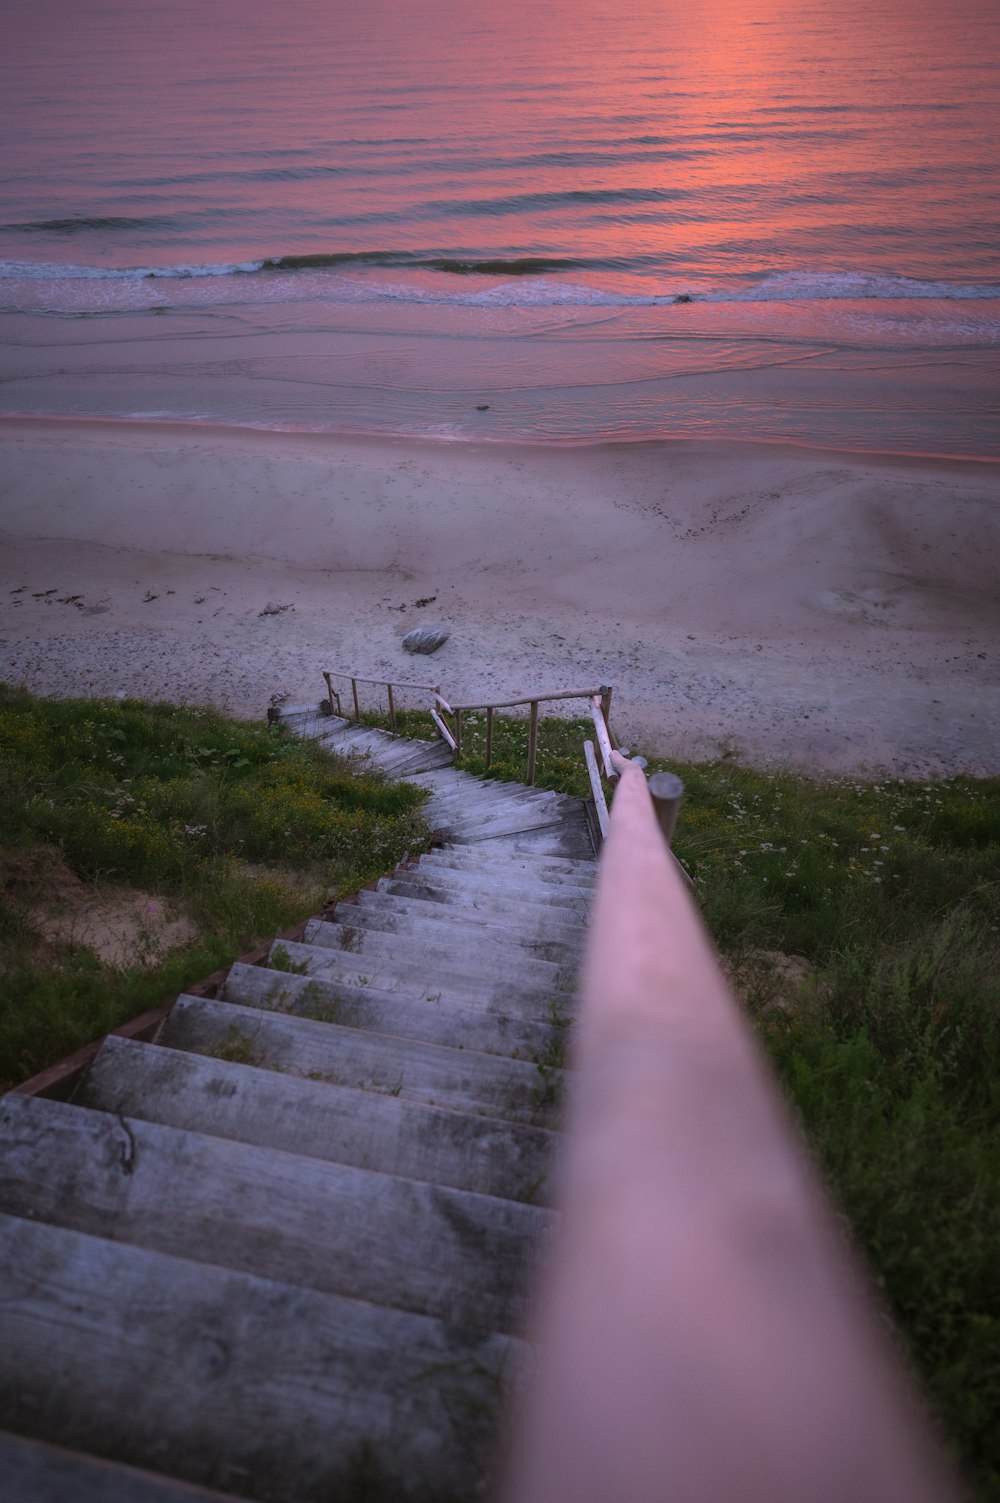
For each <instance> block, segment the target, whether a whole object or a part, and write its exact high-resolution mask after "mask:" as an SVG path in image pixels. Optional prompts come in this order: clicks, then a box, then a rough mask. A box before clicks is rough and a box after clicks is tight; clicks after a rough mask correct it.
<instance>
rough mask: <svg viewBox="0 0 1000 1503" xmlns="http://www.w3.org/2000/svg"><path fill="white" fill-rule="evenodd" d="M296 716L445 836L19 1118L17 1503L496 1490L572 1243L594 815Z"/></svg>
mask: <svg viewBox="0 0 1000 1503" xmlns="http://www.w3.org/2000/svg"><path fill="white" fill-rule="evenodd" d="M282 718H283V719H284V720H285V721H286V723H287V724H289V726H290V727H291V728H293V729H295V730H297V731H298V732H299V733H301V734H305V735H311V736H315V737H316V738H317V739H318V740H320V741H321V742H323V743H324V744H326V745H328V746H329V747H330V748H331V749H332V750H335V751H337V752H339V753H341V754H345V755H350V756H354V757H362V758H365V759H368V760H370V761H371V762H372V763H374V764H375V765H377V766H380V767H381V768H383V769H384V770H385V771H386V772H387V773H388V774H389V775H390V776H393V777H406V778H407V779H411V780H412V781H414V782H416V783H418V784H422V785H423V786H425V787H428V788H429V789H430V790H431V793H430V798H429V800H428V803H427V805H426V809H425V813H426V816H427V818H428V820H429V822H430V824H431V826H432V828H433V829H434V830H435V832H436V835H437V838H438V840H439V841H440V842H442V843H441V844H440V845H439V846H438V847H437V848H436V849H434V850H432V851H430V852H429V853H428V854H426V855H424V856H421V857H420V858H419V859H418V860H415V861H408V862H406V863H404V865H403V866H401V867H400V868H399V869H398V870H397V871H396V872H395V873H394V874H393V875H392V876H391V877H386V878H383V879H382V880H381V881H380V882H379V883H378V884H377V886H376V888H375V889H374V890H372V891H365V892H361V893H359V894H358V895H357V897H356V899H353V900H349V901H346V902H342V903H340V904H338V905H337V907H336V909H335V910H334V911H333V913H332V915H326V916H324V918H322V919H315V920H313V921H312V922H311V923H310V924H309V925H308V926H307V929H306V933H305V937H304V942H302V943H292V942H288V941H284V942H282V941H276V942H275V943H274V945H273V946H272V947H271V952H270V956H269V962H268V964H267V965H266V966H253V965H244V964H236V965H234V966H232V968H231V969H230V972H229V974H228V977H227V980H226V981H225V983H224V986H223V988H222V992H221V996H220V997H219V998H217V999H209V998H204V997H193V996H192V997H187V996H181V997H180V998H178V1000H177V1002H176V1004H175V1005H174V1007H173V1009H172V1011H171V1013H170V1015H169V1017H168V1018H167V1019H166V1021H165V1023H164V1024H163V1026H162V1028H161V1030H160V1032H159V1034H158V1035H157V1037H156V1040H155V1042H153V1043H138V1042H135V1041H133V1040H130V1039H125V1038H116V1037H109V1038H108V1039H106V1040H105V1042H104V1044H103V1046H102V1048H101V1050H100V1052H99V1053H98V1054H97V1056H96V1058H95V1060H94V1062H93V1064H92V1065H91V1066H90V1068H89V1070H88V1072H87V1073H86V1075H85V1076H84V1078H83V1079H82V1080H81V1081H80V1083H79V1085H78V1086H77V1089H76V1091H75V1093H74V1095H73V1097H72V1099H71V1101H69V1102H65V1101H58V1100H51V1099H45V1098H43V1097H39V1096H28V1095H20V1094H17V1093H12V1094H10V1095H8V1096H6V1097H5V1098H3V1100H2V1101H0V1429H2V1430H4V1431H5V1432H7V1433H6V1434H4V1435H0V1477H3V1478H4V1479H5V1482H4V1485H3V1497H4V1499H5V1500H9V1503H55V1500H60V1503H62V1500H77V1499H79V1500H83V1503H89V1500H90V1499H93V1500H95V1503H96V1500H98V1499H100V1500H103V1503H111V1500H114V1503H154V1500H157V1503H159V1500H165V1499H171V1500H173V1499H182V1498H187V1497H191V1498H197V1497H208V1496H216V1495H217V1494H216V1493H213V1494H209V1493H206V1492H203V1489H206V1488H210V1489H215V1490H217V1492H220V1493H222V1494H223V1495H225V1496H229V1497H241V1498H246V1499H257V1500H275V1503H278V1500H280V1503H294V1500H301V1503H338V1500H341V1499H343V1500H345V1503H346V1500H352V1503H355V1500H362V1499H393V1500H410V1499H412V1500H424V1499H427V1500H429V1499H439V1500H445V1499H456V1500H457V1499H462V1500H467V1499H473V1498H476V1497H482V1496H484V1495H488V1492H489V1489H490V1484H491V1479H492V1478H493V1476H494V1474H495V1466H496V1443H497V1426H498V1422H499V1420H500V1418H501V1416H502V1413H503V1409H504V1405H505V1402H509V1400H510V1397H511V1395H512V1394H514V1393H516V1390H517V1386H518V1382H519V1375H520V1374H521V1373H522V1371H523V1368H524V1364H525V1359H526V1355H527V1353H526V1348H525V1346H524V1341H523V1337H522V1334H521V1333H522V1331H523V1326H524V1318H525V1308H526V1299H527V1289H528V1283H529V1276H530V1274H531V1271H532V1269H533V1267H534V1266H535V1265H536V1263H537V1260H538V1258H539V1255H540V1254H541V1253H542V1252H543V1251H544V1248H545V1246H546V1243H547V1240H548V1239H549V1237H550V1235H551V1232H552V1220H553V1212H552V1211H551V1209H549V1200H550V1185H551V1175H552V1165H553V1158H554V1151H555V1145H556V1142H557V1138H556V1130H557V1128H558V1097H559V1090H558V1087H559V1083H560V1079H561V1068H560V1063H561V1057H562V1045H563V1041H564V1038H565V1025H566V1023H567V1021H568V1019H569V1017H570V1016H571V1013H572V1008H573V998H574V981H575V973H576V966H577V962H578V959H579V956H580V952H581V945H582V940H583V934H584V926H585V923H586V919H587V913H588V907H589V903H590V899H591V895H592V889H593V885H594V881H595V863H594V853H593V847H592V845H591V841H590V836H589V832H588V827H587V823H586V820H585V817H584V812H583V807H582V805H581V803H580V802H579V800H575V799H570V798H566V797H564V796H562V795H558V794H553V793H546V792H541V791H539V790H537V789H531V788H523V787H519V786H516V785H511V784H499V783H486V782H482V781H480V780H479V779H476V778H474V777H471V776H470V775H469V774H466V773H463V772H460V771H458V770H456V769H455V768H453V767H451V766H450V753H449V752H448V750H447V748H446V747H444V746H443V745H442V744H441V743H429V742H427V743H424V742H414V741H408V740H403V739H402V738H397V737H393V736H389V735H387V734H386V733H384V732H380V731H374V730H369V729H365V728H362V727H359V726H357V725H351V724H348V723H347V722H346V721H341V720H339V719H335V718H333V717H323V716H321V715H319V714H318V713H316V712H314V711H313V710H312V709H305V710H301V709H298V710H296V709H293V710H290V711H287V712H285V713H284V715H283V717H282ZM11 1488H13V1490H11Z"/></svg>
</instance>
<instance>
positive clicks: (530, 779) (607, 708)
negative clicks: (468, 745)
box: [450, 684, 612, 788]
mask: <svg viewBox="0 0 1000 1503" xmlns="http://www.w3.org/2000/svg"><path fill="white" fill-rule="evenodd" d="M611 693H612V691H611V688H610V686H609V685H608V684H602V685H601V687H600V688H599V689H553V690H551V691H550V692H547V693H545V694H528V695H525V696H524V698H522V699H497V700H493V701H492V702H491V703H484V702H483V701H481V700H480V701H477V702H475V703H473V704H464V705H454V706H452V707H451V709H450V713H451V714H452V715H453V716H454V719H453V722H452V727H453V732H454V738H455V746H456V748H457V754H458V755H459V756H461V754H462V716H463V715H464V714H466V713H471V712H472V711H473V710H477V711H483V710H485V712H486V751H485V762H486V766H487V767H489V766H491V765H492V762H493V716H494V714H495V712H496V711H497V710H512V709H515V708H519V707H521V706H523V705H527V706H528V766H527V772H526V775H525V782H526V783H527V784H528V787H529V788H531V787H533V786H534V782H535V769H536V765H537V761H538V708H539V705H543V704H547V703H549V702H550V701H554V700H566V699H586V700H588V701H593V700H595V699H596V700H597V702H598V703H599V704H600V705H601V707H602V714H603V717H604V719H605V721H607V717H608V716H609V715H610V713H611Z"/></svg>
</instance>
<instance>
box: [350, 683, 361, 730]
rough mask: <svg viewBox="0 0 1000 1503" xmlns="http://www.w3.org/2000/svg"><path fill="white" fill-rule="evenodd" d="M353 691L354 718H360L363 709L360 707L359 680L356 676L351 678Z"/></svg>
mask: <svg viewBox="0 0 1000 1503" xmlns="http://www.w3.org/2000/svg"><path fill="white" fill-rule="evenodd" d="M351 693H352V694H353V695H354V718H355V720H360V719H361V711H360V710H359V709H358V681H357V679H356V678H352V679H351Z"/></svg>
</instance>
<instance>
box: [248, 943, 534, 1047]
mask: <svg viewBox="0 0 1000 1503" xmlns="http://www.w3.org/2000/svg"><path fill="white" fill-rule="evenodd" d="M433 984H434V983H433V978H432V977H430V976H428V977H427V978H426V979H425V987H424V990H422V991H420V992H418V993H416V994H414V993H413V992H411V991H408V990H405V989H404V990H397V991H383V990H381V989H379V988H376V987H373V986H370V985H369V986H356V985H351V984H350V983H348V982H344V981H340V980H338V979H335V978H330V977H327V978H324V977H323V975H322V974H320V975H313V976H303V975H295V974H293V973H291V972H289V971H283V970H282V971H275V970H270V969H269V968H268V967H266V966H247V965H241V964H240V963H239V962H237V963H236V964H235V965H233V966H232V967H231V968H230V972H229V975H228V976H227V977H226V980H225V982H224V983H223V986H222V999H223V1000H224V1001H226V1002H236V1003H239V1004H240V1005H241V1006H243V1007H253V1008H261V1009H263V1010H265V1011H268V1012H278V1013H285V1014H289V1015H291V1016H297V1017H304V1018H311V1019H312V1020H313V1021H315V1022H320V1023H337V1024H339V1026H340V1027H342V1028H355V1029H361V1030H362V1031H364V1032H366V1033H387V1034H390V1035H391V1036H393V1037H396V1038H401V1039H405V1038H411V1039H419V1040H420V1041H422V1042H423V1043H426V1044H444V1045H445V1046H446V1047H447V1048H452V1049H453V1048H458V1047H461V1048H463V1049H467V1050H472V1051H473V1052H475V1053H480V1054H497V1055H501V1056H506V1057H507V1058H508V1059H535V1058H537V1057H539V1056H541V1055H545V1054H547V1053H549V1052H551V1050H552V1048H553V1047H554V1045H555V1044H556V1043H557V1042H558V1036H559V1030H558V1029H554V1028H553V1027H552V1025H551V1024H549V1023H547V1022H544V1021H539V1020H538V1019H536V1018H535V1017H532V1016H527V1017H526V1016H523V1015H522V1014H521V1013H519V1012H517V1011H515V1010H513V1008H512V1009H511V1010H510V1011H508V1012H506V1013H504V1014H500V1013H497V1012H489V1011H488V1010H487V1009H486V1008H484V1007H472V1006H462V1005H461V1003H460V1002H459V1001H458V1000H457V999H456V997H455V996H453V995H451V994H447V995H446V994H442V993H439V992H436V991H434V990H433Z"/></svg>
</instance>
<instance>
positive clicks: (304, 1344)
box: [0, 1214, 519, 1503]
mask: <svg viewBox="0 0 1000 1503" xmlns="http://www.w3.org/2000/svg"><path fill="white" fill-rule="evenodd" d="M518 1356H519V1345H518V1343H517V1342H516V1341H513V1340H512V1339H511V1338H508V1337H504V1336H500V1335H496V1334H492V1335H489V1336H483V1337H481V1338H477V1337H476V1336H475V1335H474V1334H473V1333H470V1332H469V1331H465V1330H460V1329H457V1328H455V1327H452V1326H448V1325H446V1324H444V1323H443V1322H441V1321H437V1320H432V1319H430V1318H429V1317H427V1316H422V1315H412V1314H409V1313H407V1312H403V1311H399V1310H386V1309H381V1308H380V1307H378V1306H374V1305H367V1304H363V1303H362V1302H360V1301H358V1300H350V1299H342V1298H339V1297H337V1296H335V1295H329V1294H317V1293H316V1292H314V1291H313V1290H309V1289H297V1288H295V1287H294V1286H292V1285H290V1284H285V1283H281V1282H278V1281H271V1280H268V1279H260V1278H255V1277H254V1276H252V1275H250V1274H245V1273H234V1272H232V1271H231V1270H229V1269H222V1268H216V1267H212V1266H209V1265H206V1264H203V1263H194V1262H191V1261H189V1260H187V1259H182V1258H174V1257H170V1256H167V1255H166V1254H163V1253H154V1252H148V1251H146V1250H145V1249H141V1248H135V1247H129V1246H124V1245H120V1244H117V1243H113V1242H108V1241H105V1240H103V1239H102V1238H99V1237H90V1236H86V1235H85V1234H83V1233H80V1232H71V1231H65V1230H64V1229H63V1228H61V1227H53V1226H48V1225H45V1224H42V1223H39V1222H32V1221H25V1220H20V1219H18V1218H16V1217H10V1216H6V1215H2V1214H0V1424H3V1425H4V1426H5V1427H6V1428H8V1429H10V1430H13V1431H16V1432H18V1433H20V1434H23V1435H27V1436H30V1437H32V1438H35V1439H39V1440H45V1441H55V1442H56V1443H58V1444H61V1445H64V1446H66V1447H69V1448H80V1449H83V1448H86V1449H89V1450H92V1451H95V1452H97V1453H98V1454H100V1455H103V1456H107V1457H109V1458H111V1459H114V1460H116V1461H121V1462H124V1463H132V1464H136V1465H140V1466H141V1465H145V1466H148V1467H155V1468H156V1469H157V1470H160V1471H162V1472H164V1473H166V1474H168V1475H171V1476H177V1477H180V1478H183V1479H185V1480H187V1481H190V1482H194V1483H199V1484H204V1485H208V1486H214V1487H218V1488H221V1489H223V1490H229V1491H232V1492H236V1493H238V1494H240V1495H245V1496H246V1497H247V1498H250V1499H254V1500H256V1503H279V1500H280V1503H286V1500H288V1499H292V1498H294V1499H295V1500H297V1503H329V1500H330V1499H331V1498H335V1497H337V1496H338V1490H343V1491H344V1493H345V1494H346V1493H347V1489H349V1488H351V1487H355V1488H360V1485H361V1482H362V1481H367V1482H368V1483H369V1484H370V1491H369V1493H368V1495H367V1496H370V1497H371V1498H373V1499H376V1498H377V1499H379V1500H385V1503H389V1500H390V1499H391V1500H400V1503H404V1500H413V1503H417V1500H418V1499H420V1498H421V1497H422V1496H423V1495H425V1494H429V1495H433V1496H436V1497H450V1498H453V1499H455V1500H456V1503H457V1500H458V1499H467V1498H470V1497H474V1496H476V1495H477V1494H478V1492H479V1491H480V1490H481V1489H482V1488H483V1486H484V1485H485V1480H486V1475H487V1473H488V1468H489V1464H490V1459H491V1457H490V1452H491V1445H492V1440H491V1437H492V1432H493V1429H494V1421H495V1416H496V1412H497V1407H498V1403H499V1402H500V1401H501V1395H502V1389H503V1384H504V1382H505V1381H506V1380H508V1379H509V1377H511V1376H512V1368H513V1365H514V1363H515V1361H516V1359H517V1358H518ZM366 1474H367V1475H366Z"/></svg>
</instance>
